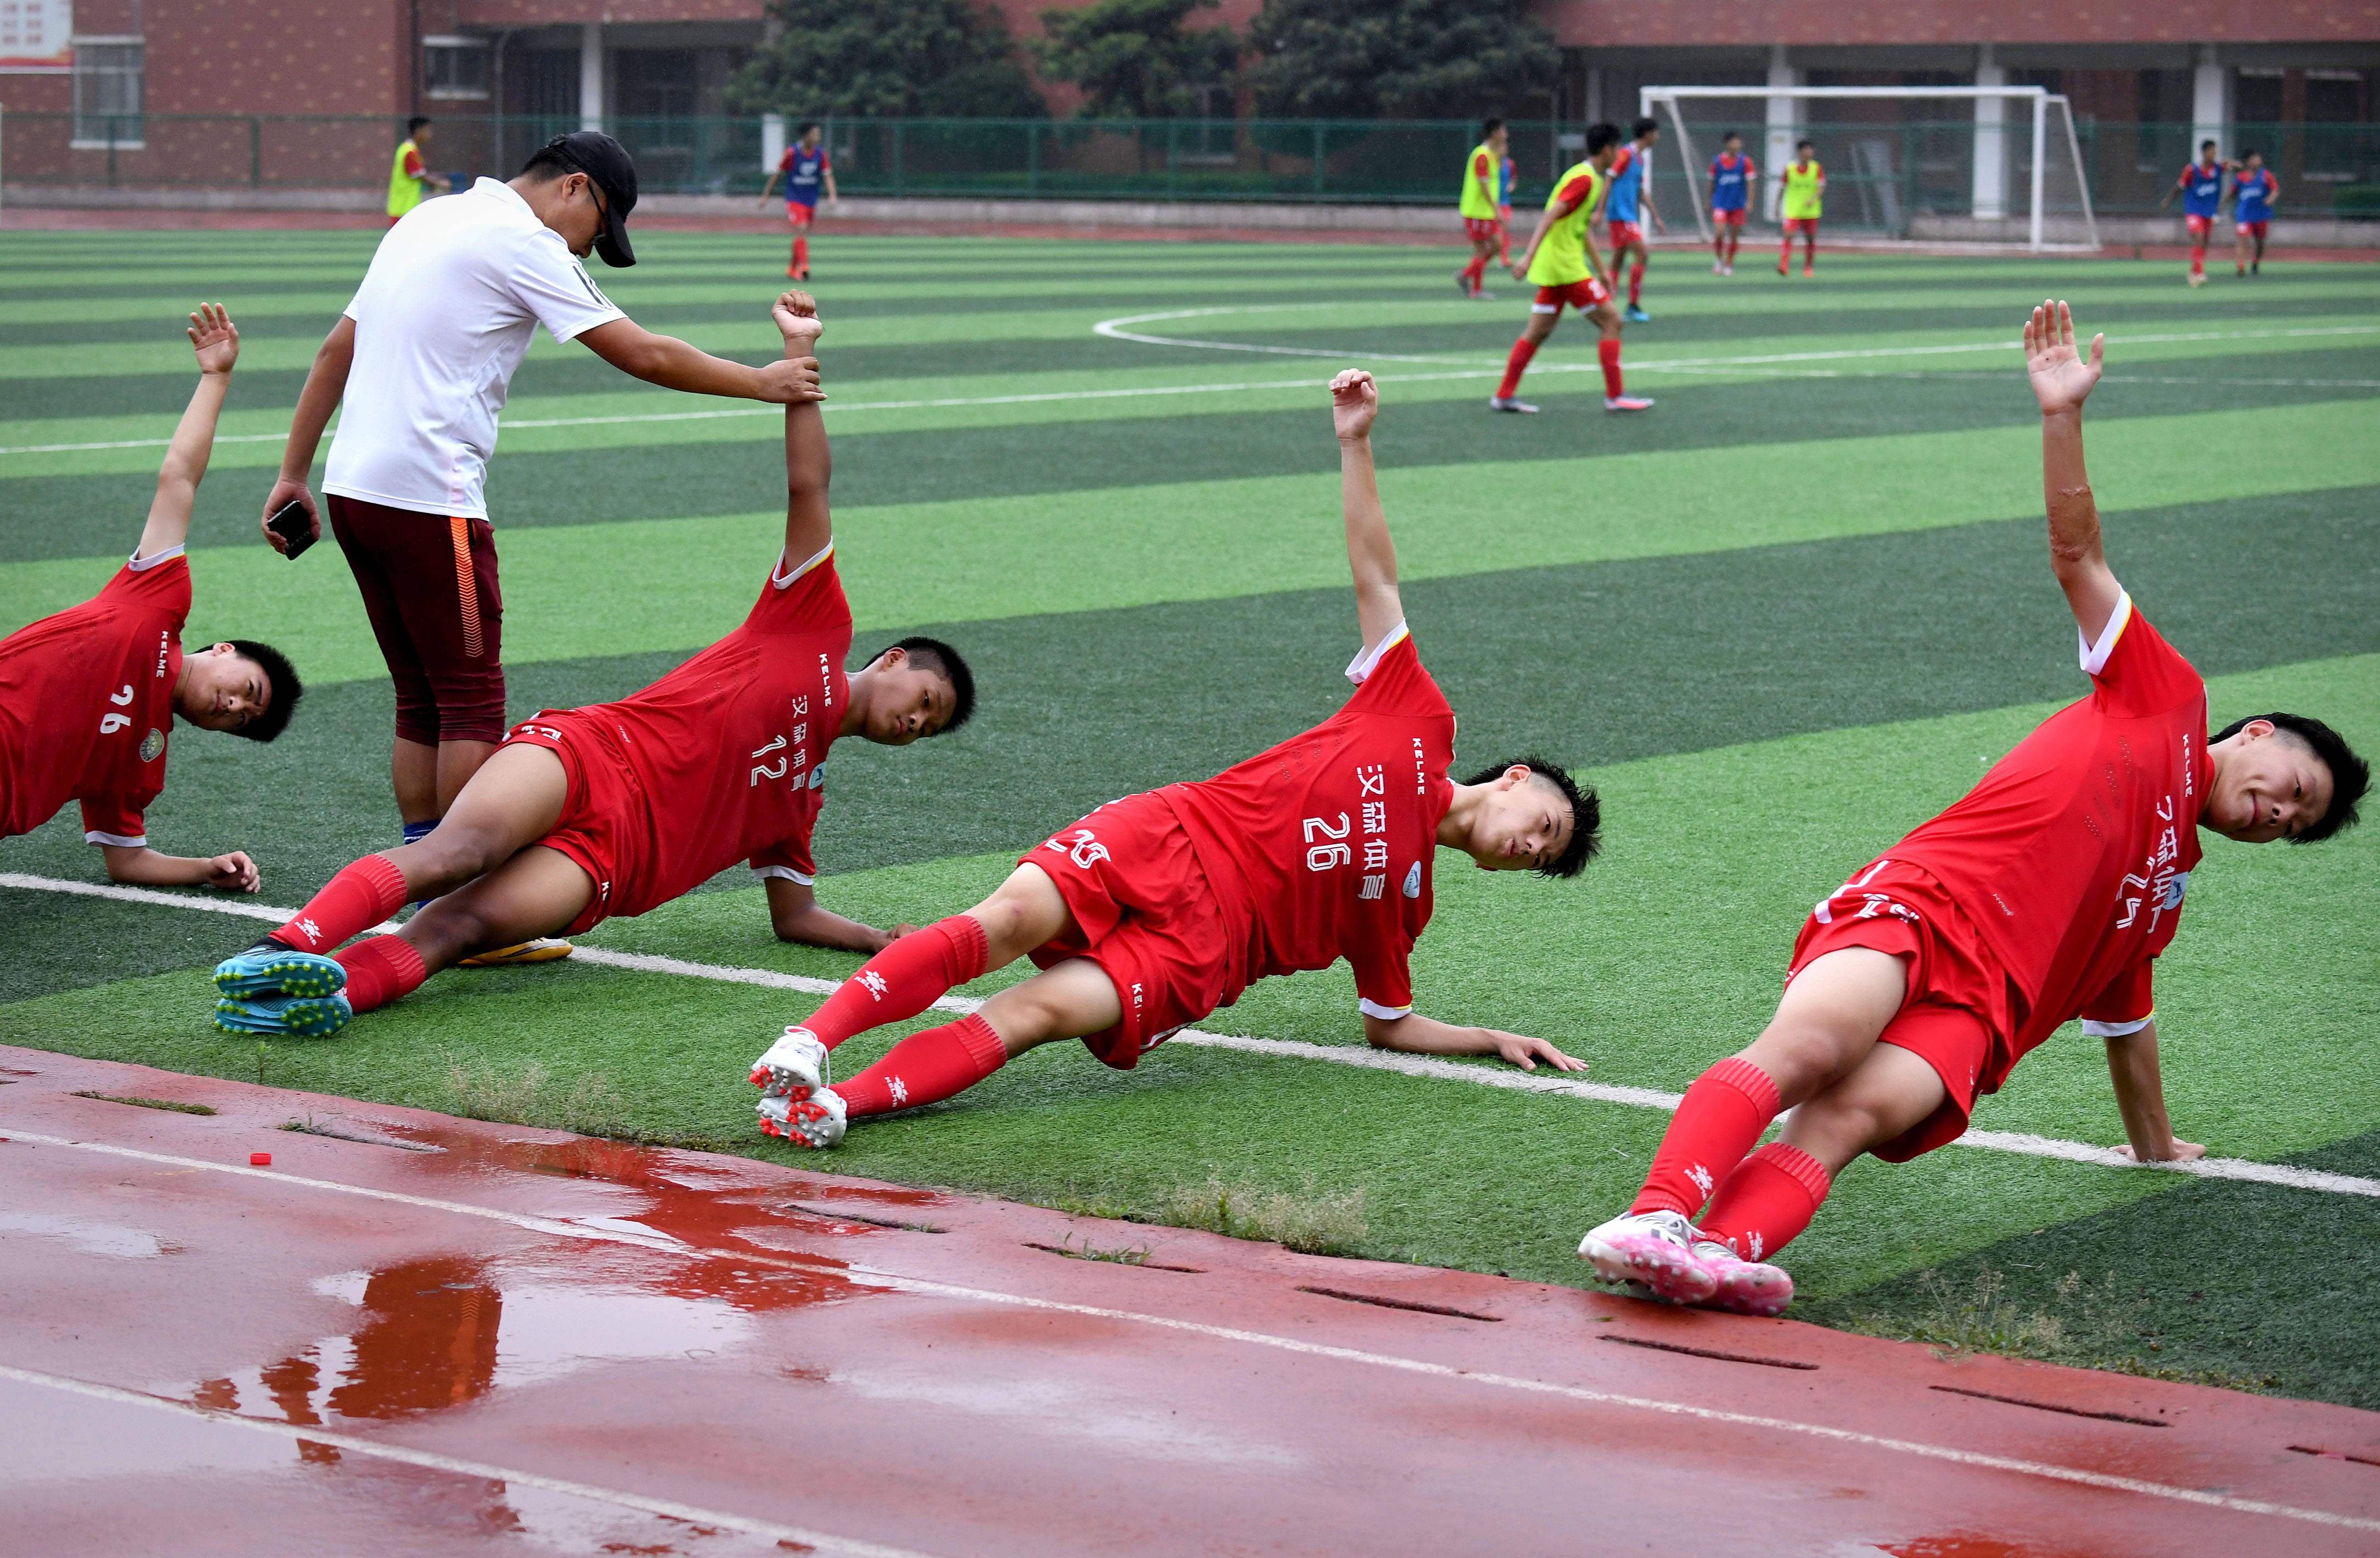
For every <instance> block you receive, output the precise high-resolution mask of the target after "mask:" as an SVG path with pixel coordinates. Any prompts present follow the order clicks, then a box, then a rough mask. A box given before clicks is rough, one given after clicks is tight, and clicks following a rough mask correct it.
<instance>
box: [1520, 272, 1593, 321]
mask: <svg viewBox="0 0 2380 1558" xmlns="http://www.w3.org/2000/svg"><path fill="white" fill-rule="evenodd" d="M1609 301H1611V293H1610V291H1609V289H1608V288H1606V287H1605V286H1604V285H1603V284H1602V283H1601V282H1599V281H1597V280H1596V279H1595V278H1594V277H1593V276H1588V277H1587V278H1586V279H1585V280H1584V281H1573V282H1565V283H1564V284H1563V285H1561V286H1540V287H1538V288H1537V300H1536V302H1534V303H1532V304H1530V305H1529V311H1530V312H1531V313H1533V314H1558V313H1560V312H1561V311H1562V305H1563V304H1564V303H1568V304H1569V305H1570V306H1571V307H1572V308H1573V309H1576V310H1578V311H1579V312H1581V313H1583V314H1591V313H1593V312H1594V311H1595V310H1597V309H1599V308H1601V307H1603V305H1604V304H1606V303H1609Z"/></svg>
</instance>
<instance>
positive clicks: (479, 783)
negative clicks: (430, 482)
mask: <svg viewBox="0 0 2380 1558" xmlns="http://www.w3.org/2000/svg"><path fill="white" fill-rule="evenodd" d="M773 312H774V317H775V320H776V323H777V326H778V328H779V329H780V330H781V331H783V335H784V349H785V356H786V359H787V360H789V361H791V362H793V363H795V364H796V365H798V366H799V367H800V368H801V370H802V374H801V378H802V380H803V383H801V384H800V386H799V397H798V398H796V399H795V401H793V402H791V403H789V404H788V405H787V406H786V408H785V484H786V489H787V491H786V501H785V540H784V549H783V552H782V553H781V554H780V555H779V556H778V559H777V563H776V566H774V567H773V568H772V569H771V571H770V574H769V578H768V582H767V583H766V584H765V585H763V586H762V588H761V590H760V599H759V603H758V604H756V605H755V606H754V607H753V608H752V612H751V615H749V616H747V617H746V618H745V619H744V625H743V626H742V627H738V628H737V629H736V630H735V632H733V633H730V634H729V635H728V636H727V637H726V638H724V639H721V640H720V641H719V642H717V643H715V644H713V645H711V646H710V648H709V649H707V650H705V651H702V652H701V653H700V654H698V655H696V656H695V657H694V658H693V659H692V660H689V661H687V662H686V663H685V664H683V665H681V666H679V667H678V668H677V669H676V670H674V671H673V672H671V673H670V674H669V675H668V676H663V677H662V679H661V680H660V681H658V682H655V683H654V684H653V685H652V686H650V687H649V688H645V689H644V690H643V691H642V692H639V693H637V694H635V695H633V696H631V697H628V698H625V699H622V700H619V701H618V702H616V703H599V704H595V705H593V706H591V707H589V708H583V709H564V710H547V711H545V712H542V713H540V714H539V715H538V716H537V718H535V719H533V720H528V721H526V722H524V723H523V724H517V725H515V726H514V727H513V728H512V731H511V732H510V734H508V735H507V736H505V737H504V745H503V746H501V747H500V748H498V749H497V750H496V753H495V755H494V756H493V757H492V758H490V759H489V760H488V761H487V762H486V763H484V764H483V765H481V767H480V770H479V771H478V772H477V773H474V774H472V776H471V779H470V782H469V783H468V785H465V786H464V787H463V790H462V793H461V794H460V795H459V796H457V797H455V805H454V807H453V809H450V810H449V811H448V812H447V813H446V815H445V817H444V819H443V820H442V821H441V822H439V824H438V826H437V828H436V829H435V830H434V831H432V832H431V834H430V835H429V836H428V837H426V838H424V839H422V840H421V841H420V842H419V843H416V844H408V845H405V846H401V847H399V848H395V849H391V850H389V851H387V852H386V853H385V854H380V855H367V856H365V857H364V858H362V859H360V860H358V861H357V862H355V864H353V865H351V866H349V867H347V868H346V870H342V871H341V872H339V874H338V875H337V876H335V877H334V878H332V880H331V882H330V883H329V885H327V886H325V887H324V888H323V889H322V891H321V892H320V893H318V894H316V895H314V898H313V900H312V901H311V902H310V903H309V904H307V906H306V907H304V908H303V909H301V910H299V911H298V914H297V918H296V919H292V920H291V921H290V922H289V923H288V924H286V925H285V926H283V927H282V928H281V929H280V930H278V931H274V932H273V934H272V936H270V937H268V938H267V939H266V940H265V941H263V942H261V943H258V944H257V945H256V946H254V947H252V948H250V949H249V951H247V952H244V953H241V954H239V955H237V956H235V957H229V958H226V959H225V960H224V962H223V963H222V964H221V965H220V966H218V967H217V968H216V969H215V986H216V989H217V991H218V992H219V997H220V998H219V1000H218V1002H217V1004H216V1009H215V1020H216V1022H217V1023H218V1024H219V1025H220V1026H223V1027H225V1028H228V1029H237V1030H244V1031H255V1032H264V1033H271V1032H291V1033H300V1034H321V1033H330V1032H335V1031H336V1030H337V1029H340V1028H342V1027H344V1026H346V1023H347V1021H348V1020H349V1019H350V1018H351V1017H352V1016H354V1015H355V1014H357V1013H358V1012H368V1011H370V1010H371V1009H372V1008H374V1007H376V1006H381V1005H384V1004H387V1003H389V1002H391V1001H394V1000H395V999H396V998H397V997H399V996H401V995H404V994H406V993H407V992H410V991H412V990H413V989H415V988H416V987H417V986H419V984H420V983H421V982H422V980H425V979H427V978H429V977H430V975H431V974H432V973H435V972H436V971H437V970H439V969H441V968H445V967H447V966H448V965H450V964H452V963H455V962H456V961H457V960H459V959H461V958H463V957H464V956H466V955H468V954H470V953H472V952H475V951H477V950H479V949H480V948H483V947H493V946H506V945H510V944H512V943H517V942H520V941H523V940H525V939H527V938H528V937H532V936H543V935H548V934H552V933H554V932H557V931H560V932H566V933H569V934H574V935H575V934H577V933H578V932H580V931H588V930H590V929H592V928H593V927H594V926H595V925H596V924H598V923H599V922H601V920H603V919H608V918H610V917H612V916H613V915H637V914H643V913H645V912H646V911H647V910H649V909H651V908H654V907H658V906H660V905H662V904H664V903H667V902H668V901H669V900H671V899H672V898H675V897H677V896H679V895H682V894H685V893H687V892H690V891H691V890H693V889H694V888H695V887H697V886H699V885H700V884H701V883H702V882H706V881H708V880H709V879H710V877H712V876H713V875H715V874H717V873H718V872H720V871H722V870H726V869H727V868H729V867H730V866H732V865H734V864H735V862H736V861H738V860H746V861H748V862H749V863H750V864H751V866H752V869H753V870H755V871H757V872H758V873H759V876H760V877H761V879H762V882H763V884H764V886H765V888H766V891H767V895H768V901H769V918H770V921H771V925H772V926H773V927H774V929H775V931H776V932H777V934H778V936H779V937H780V938H782V939H783V940H785V941H789V942H803V943H809V944H812V945H817V946H832V947H843V948H847V949H849V950H851V951H855V952H874V951H876V950H878V949H879V948H880V947H882V946H884V945H885V944H886V943H888V942H890V941H891V940H892V936H894V935H899V934H901V933H902V930H901V929H896V930H895V931H892V933H891V934H887V933H886V932H884V931H878V930H874V929H872V928H870V927H868V926H866V925H862V924H859V923H857V922H856V921H854V920H849V919H844V918H843V917H842V916H840V915H837V914H832V913H830V912H829V911H828V910H827V909H825V908H824V907H820V904H819V902H818V899H817V895H816V894H815V892H814V891H813V884H814V882H816V880H817V867H816V866H815V865H813V864H812V862H811V858H810V832H811V829H812V828H813V827H814V826H815V825H816V823H817V822H818V815H819V809H820V806H821V805H823V804H824V801H825V798H826V797H825V791H824V789H823V788H822V787H821V786H822V785H823V783H824V780H825V773H824V766H825V762H826V758H827V751H828V749H829V748H830V747H831V746H832V745H833V743H834V742H835V740H836V739H837V738H839V737H841V736H865V737H866V738H867V739H868V740H870V741H874V742H879V743H880V744H882V745H885V746H892V747H903V746H907V745H908V744H909V743H910V742H913V741H916V740H917V739H918V738H919V737H921V736H937V735H941V734H944V733H946V732H949V731H952V730H955V729H957V728H958V727H959V726H960V725H962V724H965V723H966V719H967V716H968V715H969V714H970V713H971V712H973V710H974V706H975V681H974V677H973V676H972V674H971V673H970V672H969V671H968V669H967V667H966V663H965V661H963V660H961V659H960V658H959V655H958V652H957V651H955V650H953V649H952V648H951V647H950V646H949V645H948V644H944V643H941V642H940V641H939V640H936V639H903V640H902V641H901V642H900V643H898V644H895V645H893V646H892V648H890V649H887V650H885V651H883V652H882V653H881V654H879V655H878V656H877V657H876V658H875V659H874V660H872V661H870V662H869V663H868V665H867V667H866V668H865V669H863V670H859V671H856V672H852V673H850V674H848V675H846V674H845V673H844V660H845V658H846V657H847V656H848V655H849V653H850V651H851V626H852V625H851V608H850V606H849V605H848V604H846V603H845V602H844V594H843V582H842V580H841V578H839V577H838V576H837V574H836V571H835V565H834V539H833V529H832V522H831V520H830V517H829V515H828V511H827V481H828V476H829V470H830V465H831V461H830V458H829V456H828V452H827V440H826V424H825V421H824V420H823V419H822V418H821V417H820V412H819V407H818V404H817V403H818V401H819V400H820V399H821V398H823V396H821V395H820V391H819V389H818V381H817V367H818V365H817V362H816V360H815V359H813V358H812V357H811V355H810V350H811V346H812V343H813V342H814V341H815V340H816V339H817V337H818V335H819V332H820V325H819V321H818V318H817V310H816V308H815V306H814V305H813V304H812V303H811V301H810V299H809V298H808V297H807V295H805V294H803V293H799V292H788V293H786V294H784V295H783V297H782V298H778V299H777V303H776V307H775V310H773ZM422 898H427V899H432V900H434V901H433V902H431V904H430V905H429V906H428V907H425V908H424V909H422V911H421V912H420V913H419V914H417V915H415V916H414V917H413V918H412V919H410V920H408V921H407V922H406V925H405V927H404V929H403V930H401V931H398V932H396V933H395V934H394V935H384V936H375V937H372V938H371V939H370V940H368V941H364V942H361V943H358V944H357V945H355V946H352V947H348V948H347V949H346V951H344V952H340V953H338V955H336V956H335V957H334V956H332V955H331V954H332V953H333V952H334V949H336V948H337V947H338V946H339V944H340V943H343V942H345V941H346V939H347V938H348V937H350V936H353V935H355V934H357V933H358V932H359V931H368V930H370V929H371V928H372V927H373V926H375V925H377V924H379V923H380V922H381V920H383V919H386V918H387V917H388V916H389V915H390V914H392V913H394V912H395V910H396V908H397V907H398V906H399V905H402V904H404V903H407V902H408V901H410V900H413V899H422ZM904 929H905V928H904Z"/></svg>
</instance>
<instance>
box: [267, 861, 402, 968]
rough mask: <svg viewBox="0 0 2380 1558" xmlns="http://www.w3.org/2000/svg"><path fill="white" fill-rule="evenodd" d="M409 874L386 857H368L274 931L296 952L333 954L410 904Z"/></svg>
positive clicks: (337, 877) (352, 866) (283, 942)
mask: <svg viewBox="0 0 2380 1558" xmlns="http://www.w3.org/2000/svg"><path fill="white" fill-rule="evenodd" d="M405 898H406V893H405V873H404V872H403V871H401V870H397V869H396V863H395V861H393V860H391V859H390V858H388V857H387V856H385V855H367V856H365V857H364V858H362V859H360V860H358V861H357V862H356V863H355V864H353V865H351V866H349V867H347V868H346V870H342V871H341V872H339V874H338V875H336V876H334V877H333V878H331V880H330V881H329V882H325V883H323V885H322V891H321V892H320V893H317V894H315V895H314V896H313V897H312V898H310V899H309V900H308V901H307V904H306V907H304V908H301V909H299V910H298V911H297V919H293V920H291V921H290V922H289V923H288V924H286V925H284V926H283V927H282V928H281V929H280V930H278V931H273V940H274V941H276V942H279V943H281V944H282V945H283V946H285V947H287V948H289V949H290V950H291V951H293V952H328V951H330V950H331V949H332V948H333V947H334V946H337V945H338V944H339V943H341V942H344V941H346V939H347V938H348V937H349V936H352V935H355V934H356V933H357V932H358V931H369V930H370V929H371V928H372V927H373V926H375V925H377V924H379V923H380V922H381V921H382V920H383V919H387V918H388V917H389V916H390V915H392V914H395V912H396V911H397V910H398V909H400V908H402V907H405Z"/></svg>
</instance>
